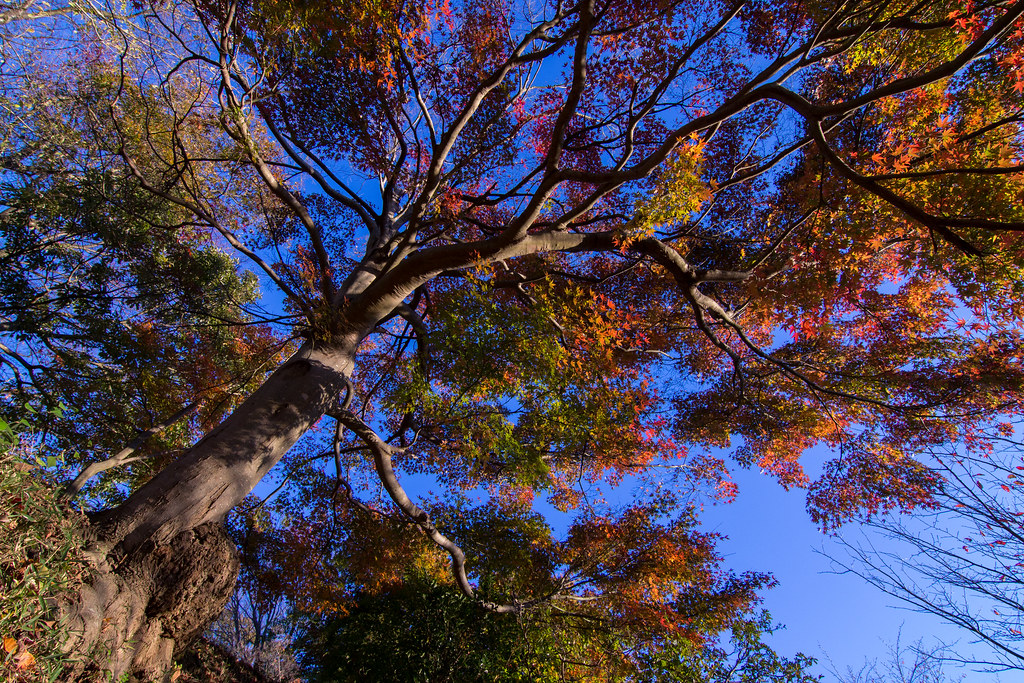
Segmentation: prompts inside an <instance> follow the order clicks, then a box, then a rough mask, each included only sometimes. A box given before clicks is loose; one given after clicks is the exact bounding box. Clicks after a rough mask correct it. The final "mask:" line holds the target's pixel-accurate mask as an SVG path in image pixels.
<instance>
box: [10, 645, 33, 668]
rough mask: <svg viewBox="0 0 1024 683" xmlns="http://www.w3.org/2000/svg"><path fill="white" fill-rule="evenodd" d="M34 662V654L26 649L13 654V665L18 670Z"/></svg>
mask: <svg viewBox="0 0 1024 683" xmlns="http://www.w3.org/2000/svg"><path fill="white" fill-rule="evenodd" d="M35 663H36V657H35V655H33V654H32V653H31V652H29V651H28V650H23V651H21V652H19V653H18V654H17V655H15V657H14V666H15V667H16V668H17V669H18V670H19V671H22V670H24V669H28V668H30V667H32V666H33V665H34V664H35Z"/></svg>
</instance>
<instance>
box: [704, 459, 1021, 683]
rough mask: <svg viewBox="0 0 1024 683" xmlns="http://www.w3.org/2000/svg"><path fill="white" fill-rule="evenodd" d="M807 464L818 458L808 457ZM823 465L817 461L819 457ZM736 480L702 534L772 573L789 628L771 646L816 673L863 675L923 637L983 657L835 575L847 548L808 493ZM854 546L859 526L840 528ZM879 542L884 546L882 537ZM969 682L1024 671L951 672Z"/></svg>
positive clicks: (738, 561) (770, 599)
mask: <svg viewBox="0 0 1024 683" xmlns="http://www.w3.org/2000/svg"><path fill="white" fill-rule="evenodd" d="M809 455H810V458H809V460H813V459H814V454H809ZM819 460H820V458H819ZM812 475H813V472H812ZM733 478H734V479H735V481H736V482H737V484H738V485H739V487H740V491H739V495H737V497H736V500H735V501H734V502H733V503H730V504H727V505H718V506H714V507H709V508H706V509H705V511H704V514H703V515H702V519H703V522H704V528H705V529H706V530H709V531H717V532H719V533H722V534H724V535H726V536H728V537H729V538H728V540H727V541H724V542H723V543H722V544H721V545H720V546H719V548H720V550H721V552H722V553H723V554H724V555H725V559H726V564H727V565H728V566H729V567H731V568H733V569H735V570H748V569H750V570H760V571H770V572H771V573H772V574H774V575H775V578H776V579H778V581H779V585H778V586H777V587H776V588H774V589H773V590H771V591H768V592H767V593H766V594H765V602H764V606H765V607H766V608H767V609H768V610H769V611H770V612H771V613H772V617H773V618H774V619H775V621H776V622H779V623H781V624H784V625H785V626H786V629H785V630H783V631H780V632H777V633H776V634H774V635H773V636H772V638H771V639H770V640H769V642H770V643H771V644H772V646H773V647H774V648H776V650H777V651H778V652H779V653H780V654H784V655H791V654H793V653H795V652H803V653H804V654H807V655H810V656H813V657H816V658H817V659H818V660H819V667H818V670H819V671H820V672H821V673H826V680H830V679H832V678H833V677H832V676H830V675H828V669H829V668H834V669H836V670H838V671H840V672H845V671H846V669H847V668H848V667H852V668H853V669H854V670H857V669H859V668H860V667H861V666H862V665H863V664H864V663H865V659H868V660H873V659H879V660H884V659H885V657H886V656H887V655H888V648H889V646H891V645H892V644H893V643H895V642H896V640H897V639H899V640H900V642H901V643H902V644H903V645H912V644H914V643H915V642H916V641H918V640H919V639H923V643H922V645H923V646H924V647H925V648H929V647H931V646H934V645H938V644H940V643H945V644H947V645H951V646H952V648H951V649H952V651H953V652H955V653H956V654H958V655H960V656H965V657H966V656H971V654H972V653H975V656H978V657H985V656H986V655H987V651H986V649H985V648H984V647H980V646H975V645H973V644H972V642H971V639H970V638H969V637H968V636H967V635H966V634H965V633H964V632H963V631H960V630H958V629H956V628H954V627H952V626H949V625H947V624H944V623H943V622H942V621H941V620H940V619H939V618H938V617H935V616H933V615H930V614H921V613H918V612H914V611H910V610H907V609H906V608H903V607H901V604H900V601H899V600H897V599H896V598H893V597H890V596H888V595H885V594H884V593H882V592H881V591H880V590H878V589H876V588H875V587H873V586H871V585H869V584H867V583H866V582H865V581H864V580H863V579H861V578H860V577H858V576H855V575H853V574H837V573H835V570H836V565H835V564H834V563H833V561H832V560H830V559H829V558H828V557H827V555H832V556H834V557H836V558H839V559H842V558H843V557H844V553H845V550H844V548H843V546H842V544H841V543H840V542H839V541H838V540H837V539H835V538H832V537H830V536H827V535H825V534H822V533H821V532H820V531H819V530H818V529H817V528H816V527H815V526H814V524H813V523H812V522H811V520H810V518H809V517H808V515H807V512H806V510H805V509H804V500H805V496H804V492H803V491H799V490H793V491H788V492H787V491H784V490H783V489H782V487H781V486H779V485H778V484H776V483H775V482H774V481H772V480H771V479H770V478H769V477H766V476H764V475H762V474H761V473H759V472H757V471H751V470H742V469H737V470H735V471H734V472H733ZM841 532H842V533H843V534H845V535H846V536H847V537H848V538H850V540H851V541H853V540H855V538H856V537H858V536H860V535H861V533H862V530H861V528H860V527H859V526H858V525H857V524H851V525H848V526H847V527H845V528H843V529H842V530H841ZM872 539H873V541H875V542H876V543H884V539H880V538H878V536H877V535H875V536H873V537H872ZM947 672H948V674H950V675H953V676H954V680H955V676H958V675H964V676H965V678H964V681H965V682H966V683H972V682H973V681H997V682H998V683H1017V682H1024V672H1002V673H1000V674H994V673H988V672H978V671H972V670H971V669H959V668H955V667H952V666H950V667H948V668H947Z"/></svg>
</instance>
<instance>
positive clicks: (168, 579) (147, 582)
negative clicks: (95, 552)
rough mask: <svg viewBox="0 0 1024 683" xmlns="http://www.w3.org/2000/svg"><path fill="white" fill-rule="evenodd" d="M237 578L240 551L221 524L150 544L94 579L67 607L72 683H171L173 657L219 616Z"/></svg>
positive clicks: (99, 565) (104, 566)
mask: <svg viewBox="0 0 1024 683" xmlns="http://www.w3.org/2000/svg"><path fill="white" fill-rule="evenodd" d="M237 576H238V553H237V551H236V549H235V546H234V543H233V542H232V541H231V538H230V537H229V536H228V534H227V532H226V531H225V530H224V528H223V526H222V525H221V524H220V523H217V522H211V523H206V524H203V525H201V526H199V527H197V528H195V529H191V530H188V531H184V532H182V533H180V534H178V535H177V536H175V537H174V538H172V539H171V540H170V541H169V542H166V543H161V544H157V543H147V544H144V545H143V546H142V547H140V548H139V549H138V550H137V551H136V552H135V553H133V554H132V555H131V556H130V557H128V558H124V559H123V560H122V561H121V562H120V563H118V564H112V563H111V562H109V561H107V559H106V558H105V557H102V556H98V557H97V558H96V566H95V571H94V574H93V577H92V580H91V581H90V583H89V584H88V585H86V586H85V587H83V588H82V590H81V591H80V593H79V595H78V599H77V601H76V602H74V603H73V604H71V605H69V606H68V608H67V612H68V614H67V629H68V640H67V643H66V644H65V648H66V651H67V652H68V653H69V654H72V655H77V656H79V657H83V658H84V659H82V661H80V662H78V664H77V666H76V667H75V668H74V669H73V670H72V671H70V672H69V673H68V676H67V679H68V680H114V681H165V680H170V676H171V674H172V669H173V658H174V656H175V655H176V654H180V653H181V652H183V651H184V649H185V648H186V647H188V645H189V644H190V643H192V642H193V641H194V640H195V639H196V638H197V637H199V635H200V634H201V633H202V632H203V631H204V630H205V629H206V627H207V625H208V624H209V623H210V622H211V621H212V620H213V619H215V618H216V617H217V615H218V614H220V612H221V610H222V609H223V607H224V604H225V603H226V602H227V600H228V598H229V597H230V596H231V592H232V590H233V589H234V586H235V579H236V578H237Z"/></svg>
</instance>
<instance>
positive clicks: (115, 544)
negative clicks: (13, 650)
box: [66, 334, 360, 681]
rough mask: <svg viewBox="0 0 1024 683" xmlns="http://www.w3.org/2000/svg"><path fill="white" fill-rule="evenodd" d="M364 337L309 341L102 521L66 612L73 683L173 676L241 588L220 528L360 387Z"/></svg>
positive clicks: (96, 521)
mask: <svg viewBox="0 0 1024 683" xmlns="http://www.w3.org/2000/svg"><path fill="white" fill-rule="evenodd" d="M359 338H360V337H359V335H358V334H351V335H348V336H347V337H342V338H340V339H339V340H338V341H337V342H336V343H335V344H333V345H331V346H315V345H313V344H307V345H305V346H304V347H303V348H302V349H300V350H299V351H298V352H297V353H296V354H295V355H294V356H292V357H291V358H290V359H289V360H288V361H287V362H285V363H284V364H283V365H281V367H279V368H278V369H277V370H276V371H275V372H274V373H273V374H272V375H271V376H270V377H269V378H268V379H267V381H266V382H264V384H263V385H262V386H261V387H260V388H259V389H257V390H256V391H255V392H254V393H253V394H252V395H251V396H250V397H249V398H248V399H247V400H246V401H245V402H244V403H243V404H242V405H241V406H239V407H238V409H237V410H235V411H234V413H232V414H231V416H230V417H228V418H227V419H226V420H225V421H224V422H223V423H221V424H220V425H219V426H218V427H216V428H215V429H214V430H212V431H211V432H210V433H209V434H207V435H206V436H205V437H204V438H203V439H202V440H201V441H199V443H197V444H196V445H195V446H194V447H192V448H191V449H190V450H189V451H188V452H187V453H186V454H185V455H183V456H182V457H181V458H180V459H178V460H177V461H176V462H175V463H174V464H172V465H170V466H169V467H167V468H166V469H164V470H163V471H161V472H160V473H159V474H157V475H156V476H155V477H153V479H151V480H150V481H149V482H148V483H146V484H145V485H144V486H142V487H141V488H140V489H138V491H136V492H135V493H133V494H132V495H131V496H130V497H129V498H128V500H127V501H125V503H123V504H122V505H120V506H118V507H116V508H114V509H112V510H108V511H103V512H100V513H98V514H97V515H96V516H95V517H94V518H93V520H92V525H91V529H90V537H91V539H92V544H91V546H90V549H89V556H90V558H91V559H92V561H93V563H94V566H93V575H92V579H91V583H90V585H88V586H86V587H85V588H84V589H83V590H82V591H81V593H80V594H79V595H78V596H77V599H76V600H74V601H73V602H72V603H70V604H69V605H67V606H66V611H67V618H68V622H67V623H68V633H69V639H68V641H67V650H68V652H69V653H72V654H77V655H81V656H82V657H84V661H85V662H87V664H81V665H79V666H78V667H77V668H75V669H74V671H73V672H72V673H71V674H70V676H69V678H70V679H72V680H73V679H80V680H92V679H94V678H97V677H99V678H105V677H113V679H114V680H142V681H151V680H164V679H165V678H166V677H167V676H168V675H169V673H170V671H171V668H172V664H173V656H174V655H175V653H180V652H181V651H182V649H183V648H184V647H186V646H187V645H188V644H189V643H190V642H191V641H192V640H194V639H195V638H196V637H198V636H199V635H200V634H201V633H202V631H203V630H205V628H206V627H207V625H208V624H209V623H210V622H212V620H213V619H214V618H216V616H217V615H218V614H219V613H220V611H221V610H222V609H223V606H224V605H225V604H226V602H227V600H228V598H229V597H230V596H231V593H232V591H233V589H234V584H235V580H236V578H237V573H238V559H237V552H236V550H235V547H234V544H233V543H232V542H231V540H230V538H229V537H228V536H227V534H226V532H225V531H224V530H223V527H222V526H221V524H220V522H221V521H222V520H223V519H224V516H225V515H226V514H227V513H228V511H229V510H231V508H233V507H234V506H235V505H237V504H238V503H239V502H241V501H242V499H243V498H245V496H246V495H248V494H249V492H250V491H252V489H253V488H254V487H255V486H256V484H257V483H259V481H260V480H261V479H262V478H263V477H264V476H265V475H266V474H267V472H269V471H270V469H271V468H272V467H273V466H274V465H275V464H277V462H278V461H279V460H280V459H281V457H282V456H284V454H285V453H287V451H288V449H289V448H291V446H292V445H293V444H294V443H295V442H296V441H297V440H298V439H299V438H300V437H301V436H302V435H303V434H304V433H305V432H306V431H308V430H309V428H310V427H312V426H313V425H314V424H315V423H316V422H317V420H319V419H320V418H321V417H322V416H323V415H324V414H325V413H326V412H327V411H329V410H330V409H331V408H332V407H333V406H334V405H335V404H336V403H337V401H338V397H339V396H340V395H341V394H342V392H343V391H344V389H345V387H346V386H347V385H348V376H349V374H350V373H351V371H352V367H353V362H354V361H353V359H354V357H355V349H356V346H357V345H358V342H359Z"/></svg>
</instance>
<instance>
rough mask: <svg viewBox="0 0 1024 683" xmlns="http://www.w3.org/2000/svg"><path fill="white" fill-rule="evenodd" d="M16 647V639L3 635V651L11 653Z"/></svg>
mask: <svg viewBox="0 0 1024 683" xmlns="http://www.w3.org/2000/svg"><path fill="white" fill-rule="evenodd" d="M17 649H18V641H16V640H15V639H14V638H11V637H10V636H4V652H6V653H7V654H11V653H12V652H14V651H15V650H17Z"/></svg>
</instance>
